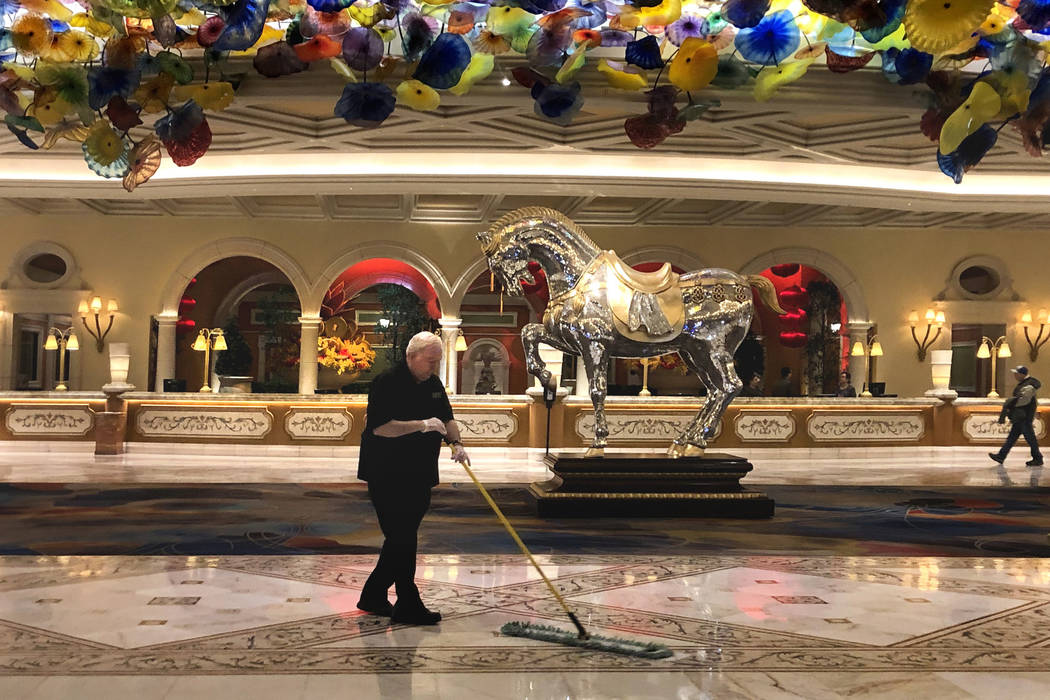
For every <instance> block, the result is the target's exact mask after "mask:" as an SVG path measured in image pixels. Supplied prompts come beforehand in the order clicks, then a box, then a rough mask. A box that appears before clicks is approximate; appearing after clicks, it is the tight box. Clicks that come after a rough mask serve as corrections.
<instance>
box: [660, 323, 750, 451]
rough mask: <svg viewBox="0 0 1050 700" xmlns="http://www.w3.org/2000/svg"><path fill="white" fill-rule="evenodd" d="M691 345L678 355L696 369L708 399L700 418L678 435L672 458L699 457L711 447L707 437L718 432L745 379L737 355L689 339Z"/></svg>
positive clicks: (698, 414) (699, 412)
mask: <svg viewBox="0 0 1050 700" xmlns="http://www.w3.org/2000/svg"><path fill="white" fill-rule="evenodd" d="M689 346H690V347H688V348H679V350H678V354H679V355H681V356H682V359H684V360H685V362H686V364H688V365H689V367H690V368H691V369H692V370H693V371H694V372H696V374H697V375H698V376H699V377H700V381H701V382H703V384H704V386H705V387H706V388H707V398H706V399H705V401H704V405H703V406H702V407H701V408H700V410H699V411H698V412H697V414H696V417H695V418H693V421H692V422H691V423H690V424H689V426H688V427H687V428H686V430H685V432H683V433H682V435H680V436H679V437H678V438H676V439H675V440H674V442H673V443H672V444H671V447H670V448H669V449H668V451H667V454H668V455H669V456H671V457H699V456H700V455H702V454H703V453H704V449H705V448H706V447H707V438H709V437H712V436H713V435H714V433H715V427H716V426H715V423H716V422H717V421H718V420H719V419H720V418H721V417H722V414H723V413H725V410H726V407H727V406H728V405H729V402H730V401H732V400H733V397H734V396H736V395H737V394H738V393H740V390H741V389H742V388H743V382H741V381H740V378H739V377H737V374H736V371H735V370H734V368H733V356H732V355H731V354H729V353H728V352H725V350H724V349H723V350H722V351H721V352H718V351H715V352H714V353H712V352H710V350H708V349H707V348H705V347H702V346H701V345H700V343H699V342H697V341H691V342H689Z"/></svg>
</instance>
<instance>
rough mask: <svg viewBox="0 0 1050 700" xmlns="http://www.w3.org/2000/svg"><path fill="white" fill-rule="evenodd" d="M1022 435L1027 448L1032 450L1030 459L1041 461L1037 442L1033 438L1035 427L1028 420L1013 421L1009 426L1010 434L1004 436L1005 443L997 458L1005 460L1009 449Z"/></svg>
mask: <svg viewBox="0 0 1050 700" xmlns="http://www.w3.org/2000/svg"><path fill="white" fill-rule="evenodd" d="M1022 435H1024V441H1025V442H1027V443H1028V447H1029V448H1031V450H1032V459H1034V460H1036V461H1042V459H1043V455H1042V454H1040V452H1039V440H1038V439H1036V437H1035V426H1034V425H1033V422H1032V421H1030V420H1021V421H1015V422H1013V423H1011V424H1010V434H1009V435H1007V436H1006V442H1004V443H1003V446H1002V447H1001V448H999V456H1000V457H1002V458H1003V459H1006V455H1007V453H1009V452H1010V448H1011V447H1013V446H1014V443H1015V442H1017V438H1019V437H1020V436H1022Z"/></svg>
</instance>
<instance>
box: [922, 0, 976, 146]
mask: <svg viewBox="0 0 1050 700" xmlns="http://www.w3.org/2000/svg"><path fill="white" fill-rule="evenodd" d="M993 5H995V0H911V1H910V2H909V3H908V7H907V9H906V10H905V11H904V29H905V32H906V33H907V35H908V40H909V41H910V42H911V45H912V46H913V47H915V48H916V49H918V50H919V51H925V52H926V53H940V52H942V51H945V50H947V49H949V48H951V47H952V46H954V45H955V44H958V43H959V42H960V41H962V40H963V39H965V38H966V37H968V36H970V35H971V34H973V33H974V32H975V31H977V27H978V26H979V25H980V24H981V22H983V21H984V19H985V17H987V16H988V13H989V12H991V11H992V6H993ZM953 150H954V149H953ZM944 152H945V153H947V152H948V151H944Z"/></svg>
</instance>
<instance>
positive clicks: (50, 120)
mask: <svg viewBox="0 0 1050 700" xmlns="http://www.w3.org/2000/svg"><path fill="white" fill-rule="evenodd" d="M72 111H73V105H71V104H69V103H68V102H66V101H65V100H63V99H62V98H61V97H58V96H57V95H56V94H55V91H54V90H51V89H46V90H40V91H38V92H37V94H36V96H35V97H34V99H33V103H32V104H31V105H29V109H27V110H26V114H28V115H29V116H31V117H36V118H37V120H38V121H39V122H40V124H41V125H42V126H54V125H55V124H58V123H59V122H60V121H62V119H64V118H65V116H66V115H67V114H69V113H70V112H72Z"/></svg>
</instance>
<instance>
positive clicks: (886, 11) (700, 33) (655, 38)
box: [0, 0, 1050, 191]
mask: <svg viewBox="0 0 1050 700" xmlns="http://www.w3.org/2000/svg"><path fill="white" fill-rule="evenodd" d="M1048 41H1050V1H1048V0H1005V1H1000V2H996V0H952V1H951V2H943V1H942V0H725V2H717V3H711V2H705V1H700V2H696V1H693V2H690V1H688V0H687V1H686V2H683V0H630V1H626V0H481V1H480V2H453V1H451V0H418V2H417V0H382V1H375V0H306V2H305V3H303V1H302V0H210V1H209V2H204V1H203V0H61V1H60V0H0V63H2V68H0V109H2V110H3V112H5V113H6V115H5V122H6V124H7V127H8V128H9V129H10V130H11V131H12V132H13V133H14V134H15V135H16V136H17V137H18V139H19V140H20V141H21V142H22V143H23V144H24V145H25V146H26V147H27V148H30V149H34V150H35V149H48V148H51V147H53V146H54V145H55V143H57V142H58V141H59V140H60V139H69V140H71V141H75V142H78V143H80V144H81V148H82V150H83V154H84V160H85V162H86V164H87V167H88V168H90V169H91V170H92V171H93V172H95V173H96V174H98V175H99V176H101V177H106V178H121V180H122V182H123V184H124V187H125V188H126V189H127V190H129V191H130V190H133V189H134V188H135V187H136V186H138V185H141V184H142V183H144V182H146V181H147V180H149V178H150V177H151V176H152V175H153V174H154V173H156V172H157V169H158V168H159V167H160V164H161V160H162V158H163V154H164V153H165V152H166V153H167V155H168V157H169V158H170V159H171V160H172V161H173V162H174V163H175V164H176V165H178V166H187V165H191V164H193V163H194V162H196V161H197V160H198V159H199V158H201V157H202V156H203V155H204V154H205V153H206V152H207V151H208V148H209V147H210V145H211V142H212V133H211V129H210V128H209V126H208V120H207V116H206V112H208V111H217V110H222V109H225V108H226V107H228V106H229V105H230V104H231V103H232V101H233V100H234V99H235V94H236V88H235V85H234V83H233V82H231V81H227V80H224V79H223V75H224V67H225V66H226V65H227V62H228V61H230V60H231V57H233V58H236V57H238V56H245V55H247V56H251V57H252V65H253V66H254V68H255V70H256V71H257V72H258V73H260V74H261V75H264V76H266V77H270V78H277V77H280V76H286V75H291V74H294V73H298V72H301V71H304V70H306V69H307V68H308V67H310V64H313V63H319V62H327V63H328V64H329V65H330V66H331V68H332V69H334V70H335V71H336V72H337V73H338V74H339V75H340V76H342V78H343V79H344V80H345V82H346V85H345V87H344V88H343V90H342V94H341V95H339V96H338V97H336V96H333V104H334V107H333V109H334V113H335V114H336V115H338V116H340V117H342V118H344V119H345V120H346V121H347V122H349V123H350V124H354V125H357V126H360V127H375V126H378V125H379V124H382V123H383V122H384V121H385V120H386V119H387V118H388V117H389V116H390V115H391V114H392V113H393V111H394V109H395V107H397V106H400V107H402V108H407V109H414V110H420V111H429V110H434V109H437V108H438V106H439V105H440V104H441V101H442V95H443V94H444V93H449V94H453V95H463V94H465V93H467V92H469V91H470V90H471V88H472V87H473V86H474V85H475V84H477V83H478V82H479V81H482V80H484V79H486V78H488V76H489V75H490V74H491V73H492V72H493V71H494V69H495V67H496V58H497V56H503V55H515V54H516V55H519V56H524V57H525V59H526V60H527V65H524V66H518V67H516V68H514V69H513V70H512V71H511V72H510V73H511V75H513V77H514V79H515V80H516V81H517V82H518V83H519V84H520V85H521V86H523V87H524V88H526V89H527V90H528V91H529V97H530V98H531V99H532V101H533V105H534V110H535V112H536V114H538V115H540V116H541V117H543V118H546V119H549V120H551V121H553V122H555V123H558V124H562V125H567V124H569V123H571V122H572V120H573V118H574V116H575V115H576V114H577V113H579V111H580V109H581V108H582V106H583V104H584V95H583V94H582V89H581V86H580V83H579V82H578V81H577V76H578V75H579V74H580V71H581V70H584V69H585V68H586V69H588V70H591V69H593V70H596V71H598V72H599V73H600V74H601V75H602V76H604V78H605V80H606V81H607V83H608V86H609V87H610V88H612V89H614V90H621V91H625V92H638V91H645V94H646V97H647V100H646V102H647V109H646V111H645V113H643V114H639V115H637V116H633V117H630V118H628V119H627V120H626V121H625V123H624V131H625V134H626V137H627V138H628V139H629V140H630V141H631V142H632V143H633V144H634V145H635V146H637V147H639V148H646V149H648V148H653V147H656V146H658V145H659V144H660V143H662V142H663V141H665V140H666V139H667V138H669V137H671V136H673V135H675V134H677V133H679V132H681V131H682V130H683V129H684V128H685V126H686V124H687V123H688V122H690V121H692V120H695V119H697V118H699V117H700V116H701V115H702V114H703V113H704V112H705V111H706V110H708V109H710V108H711V107H712V106H716V105H718V101H717V100H716V99H712V98H710V97H706V96H705V94H704V91H705V90H707V89H708V88H709V87H713V88H718V89H722V90H749V91H751V93H752V94H753V96H754V99H756V100H758V101H765V100H769V99H772V98H774V97H775V95H776V94H777V93H778V91H780V90H781V89H783V88H785V86H787V85H789V84H791V83H793V82H795V81H798V80H799V79H801V78H802V77H803V76H804V75H805V74H806V72H807V71H809V70H811V69H816V68H817V67H823V68H826V69H827V70H830V71H832V72H834V73H849V72H851V71H855V70H858V69H860V68H863V67H865V66H871V67H874V66H875V65H880V66H881V72H882V74H883V75H884V76H885V78H886V80H888V81H889V82H891V83H895V84H898V85H905V86H908V85H919V84H925V85H926V86H927V87H928V92H927V93H926V95H927V101H928V110H927V111H926V113H925V114H924V115H923V117H922V120H921V123H920V124H919V125H918V128H919V130H921V132H922V133H923V134H925V135H926V136H927V137H929V139H930V140H931V141H933V142H934V143H936V144H937V145H938V150H937V156H936V157H937V163H938V166H939V167H940V169H941V170H942V171H943V172H944V173H945V174H946V175H948V176H949V177H951V178H953V179H954V180H955V181H956V182H961V180H962V177H963V173H965V172H966V171H967V170H969V169H970V168H972V167H973V166H975V165H976V164H977V163H978V162H980V160H981V159H982V158H983V157H984V155H985V154H986V153H987V152H988V151H989V150H991V148H992V147H993V146H994V145H995V144H996V142H997V139H998V133H999V130H1000V129H1002V128H1003V127H1004V126H1005V125H1006V124H1007V123H1012V125H1013V128H1014V129H1016V130H1017V131H1018V132H1019V134H1020V136H1021V138H1022V141H1023V144H1024V148H1025V150H1026V151H1028V152H1029V153H1030V154H1031V155H1033V156H1039V155H1041V153H1042V151H1043V149H1044V146H1045V140H1046V134H1047V128H1048V125H1050V73H1048V72H1047V70H1046V69H1044V65H1045V62H1046V60H1045V59H1046V53H1047V45H1048V43H1047V42H1048ZM187 55H190V56H191V57H195V56H198V55H199V56H201V58H202V62H203V76H201V75H200V73H201V71H200V69H195V68H194V67H193V66H194V65H195V63H191V62H190V61H188V60H187ZM876 58H877V59H878V61H877V62H876ZM213 73H217V74H218V76H219V79H218V80H213V79H212V74H213ZM508 80H509V79H508Z"/></svg>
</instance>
